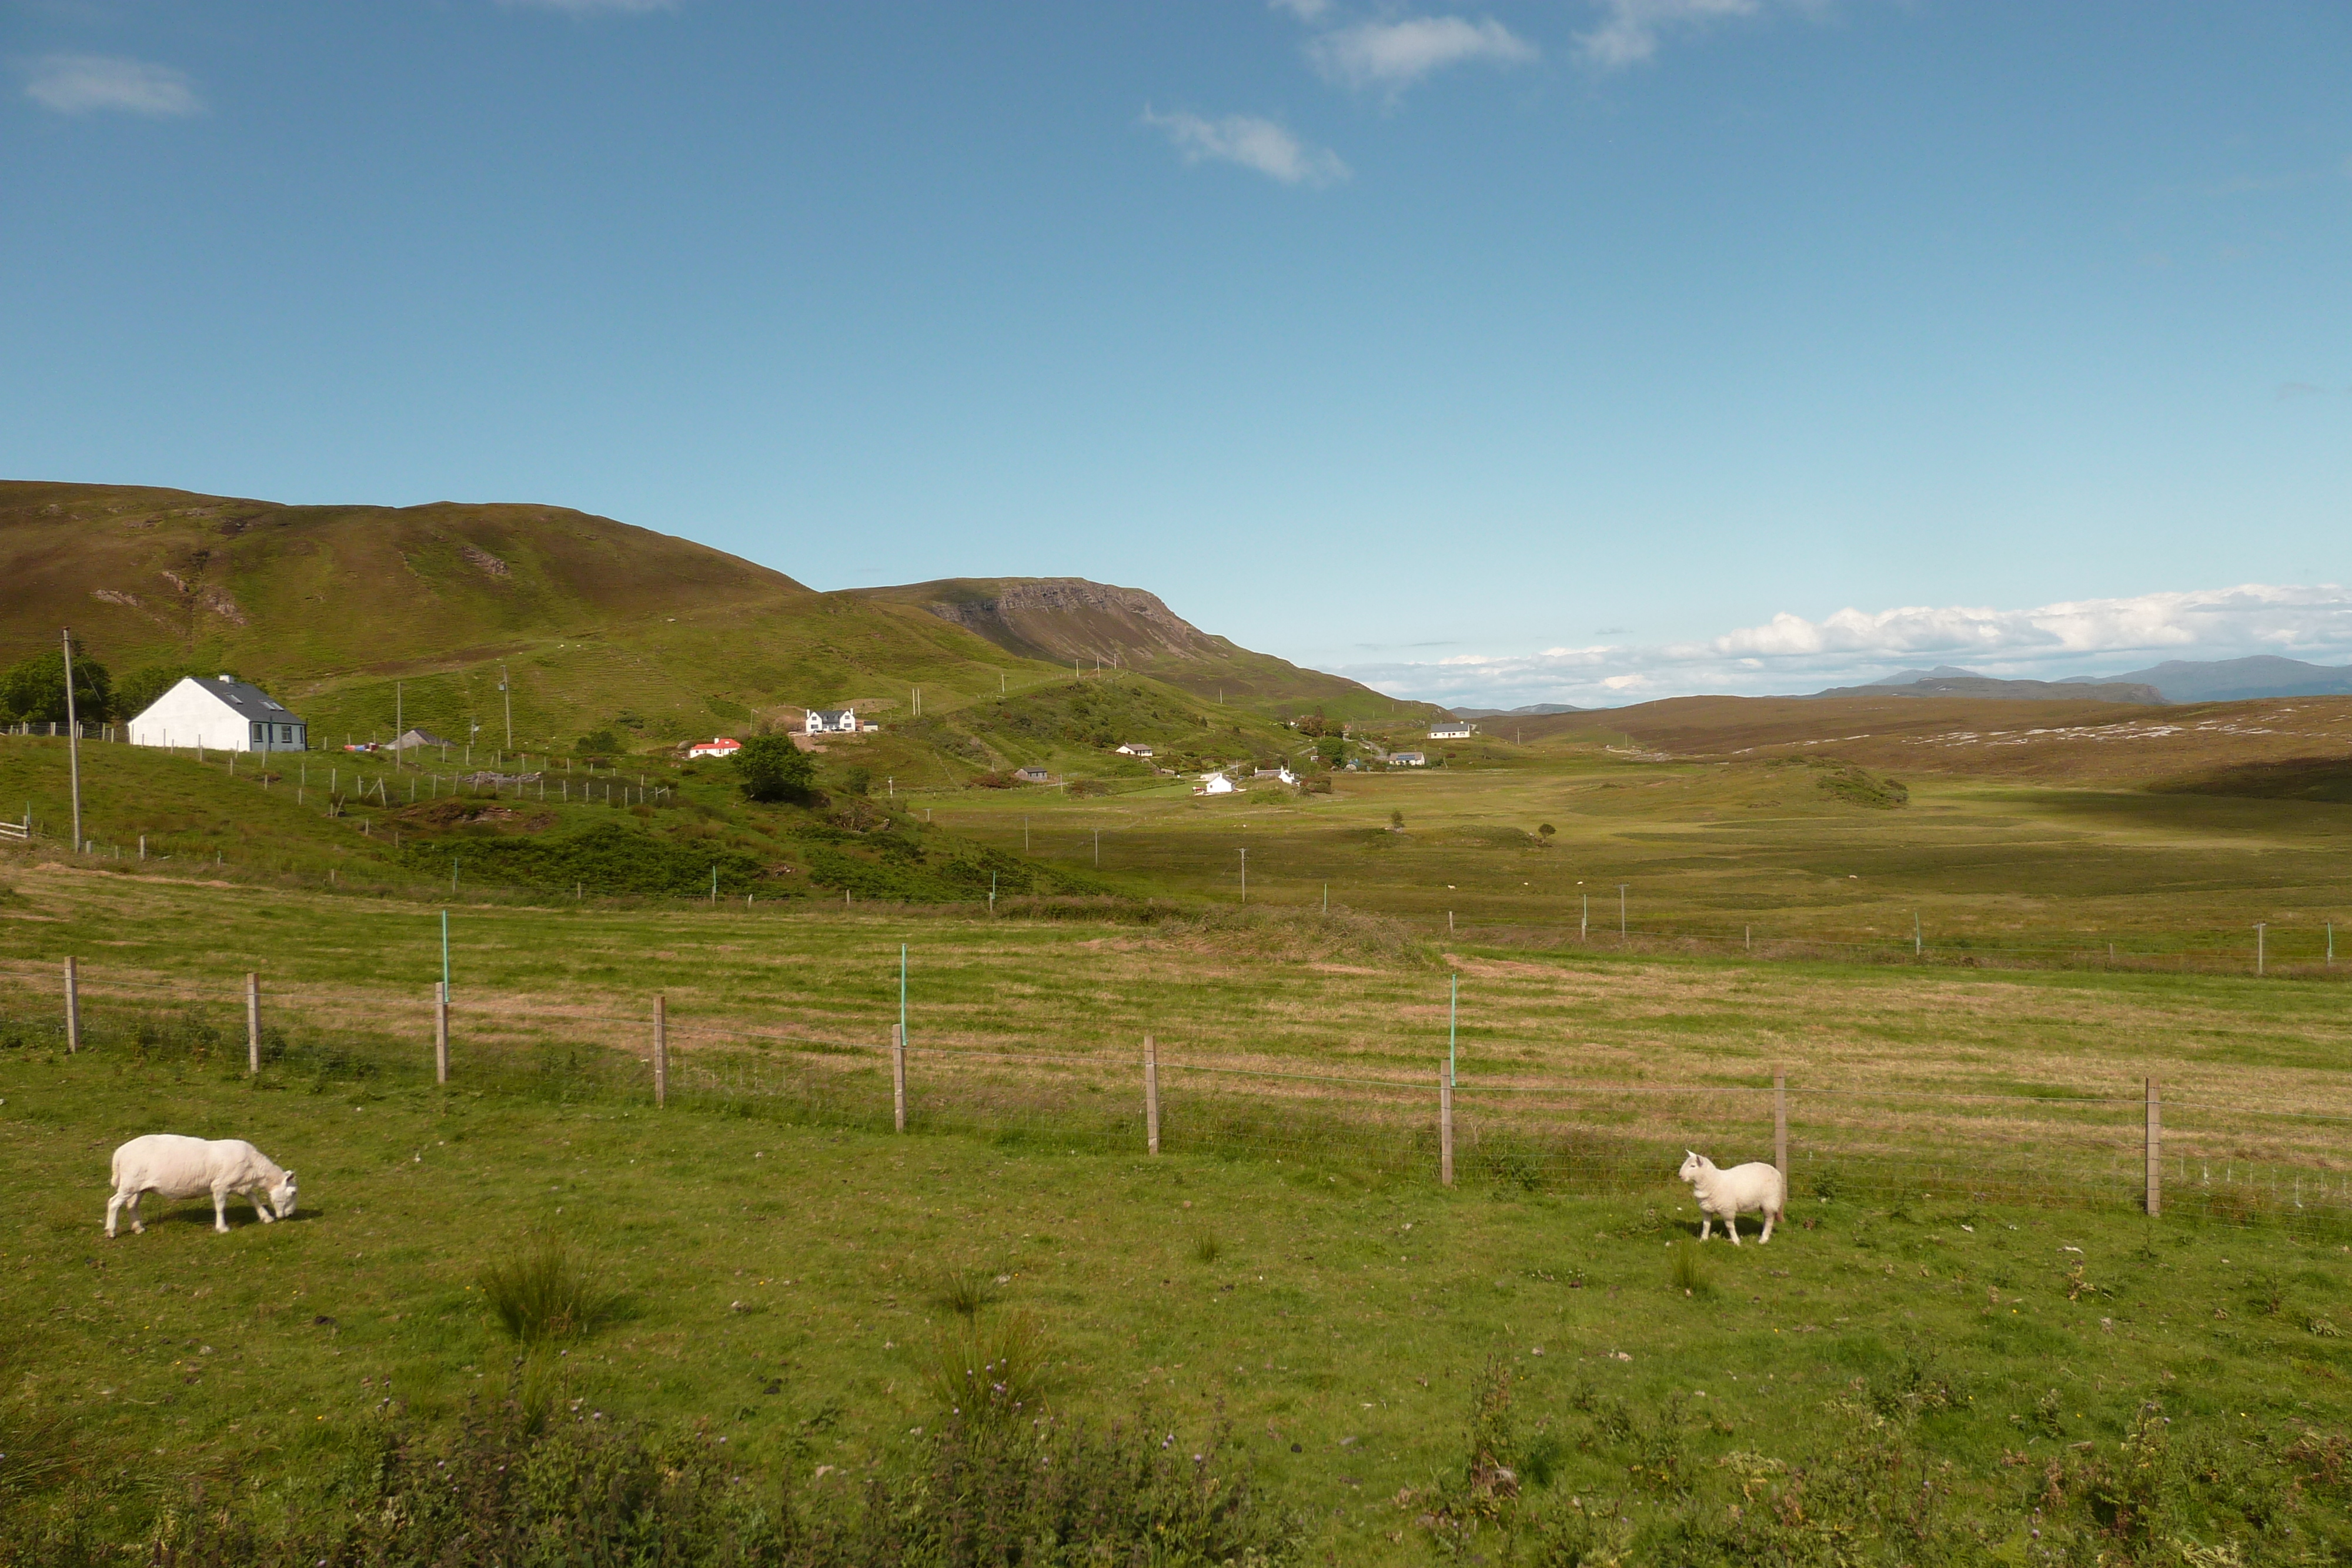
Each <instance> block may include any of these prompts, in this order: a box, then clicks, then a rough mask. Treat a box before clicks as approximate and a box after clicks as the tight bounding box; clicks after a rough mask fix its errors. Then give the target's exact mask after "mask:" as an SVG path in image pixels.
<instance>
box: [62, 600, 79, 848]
mask: <svg viewBox="0 0 2352 1568" xmlns="http://www.w3.org/2000/svg"><path fill="white" fill-rule="evenodd" d="M61 635H62V636H63V637H64V639H65V650H66V768H67V771H68V773H69V774H71V776H72V778H73V835H74V836H73V852H74V853H76V854H79V853H81V725H80V723H79V721H78V720H76V718H75V717H74V700H73V628H72V627H70V626H68V627H66V628H65V629H64V631H63V632H62V633H61Z"/></svg>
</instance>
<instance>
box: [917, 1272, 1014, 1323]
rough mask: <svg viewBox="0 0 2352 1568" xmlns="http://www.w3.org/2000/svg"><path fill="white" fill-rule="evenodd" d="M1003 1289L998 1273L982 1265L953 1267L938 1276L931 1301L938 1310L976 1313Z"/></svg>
mask: <svg viewBox="0 0 2352 1568" xmlns="http://www.w3.org/2000/svg"><path fill="white" fill-rule="evenodd" d="M1001 1290H1003V1285H1001V1284H1000V1283H999V1282H998V1277H997V1276H996V1275H994V1274H991V1273H990V1272H988V1271H987V1270H984V1269H953V1270H949V1271H948V1272H946V1273H944V1274H941V1275H940V1278H939V1282H938V1284H937V1285H936V1286H934V1287H933V1288H932V1291H931V1301H932V1304H933V1305H935V1306H937V1307H938V1308H939V1309H940V1311H941V1312H953V1313H955V1314H956V1315H957V1316H958V1317H963V1318H971V1317H978V1316H979V1315H980V1309H981V1308H982V1307H985V1306H987V1305H989V1304H991V1303H992V1302H993V1301H995V1300H996V1297H997V1292H998V1291H1001Z"/></svg>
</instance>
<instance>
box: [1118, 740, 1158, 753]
mask: <svg viewBox="0 0 2352 1568" xmlns="http://www.w3.org/2000/svg"><path fill="white" fill-rule="evenodd" d="M1118 755H1120V756H1121V757H1149V756H1150V755H1151V747H1148V746H1139V745H1138V744H1136V743H1135V742H1134V741H1132V740H1130V741H1129V742H1128V743H1127V744H1126V745H1125V746H1122V747H1119V748H1118Z"/></svg>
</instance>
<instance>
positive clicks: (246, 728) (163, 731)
mask: <svg viewBox="0 0 2352 1568" xmlns="http://www.w3.org/2000/svg"><path fill="white" fill-rule="evenodd" d="M130 732H131V745H133V746H173V747H179V746H201V747H204V748H205V750H207V751H307V750H309V749H310V726H309V725H307V724H305V723H303V722H302V719H301V717H300V716H299V715H297V714H296V713H294V712H293V710H291V709H290V708H288V707H287V706H285V705H283V704H282V703H280V702H278V699H277V698H275V697H273V696H271V695H269V694H268V692H265V691H263V690H262V689H261V688H260V687H259V686H256V685H247V683H245V682H243V681H239V680H234V679H232V678H230V677H229V676H227V675H221V676H218V677H216V678H215V679H213V680H209V681H202V680H198V679H197V678H196V677H195V676H194V675H189V676H187V677H185V678H184V679H183V680H182V681H181V682H180V684H179V685H176V686H173V688H172V689H171V690H170V691H168V692H165V693H164V694H163V695H162V696H160V697H157V698H156V699H155V700H154V701H153V702H152V703H150V704H149V705H148V706H147V708H146V711H145V712H143V713H142V714H140V715H139V716H138V717H136V718H134V719H132V720H131V724H130Z"/></svg>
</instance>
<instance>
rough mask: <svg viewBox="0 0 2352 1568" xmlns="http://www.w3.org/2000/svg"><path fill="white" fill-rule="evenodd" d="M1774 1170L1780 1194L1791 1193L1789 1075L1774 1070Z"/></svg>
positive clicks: (1784, 1195)
mask: <svg viewBox="0 0 2352 1568" xmlns="http://www.w3.org/2000/svg"><path fill="white" fill-rule="evenodd" d="M1772 1168H1773V1169H1774V1170H1777V1171H1779V1172H1780V1192H1781V1195H1782V1196H1783V1197H1786V1196H1787V1194H1788V1191H1789V1075H1788V1074H1787V1073H1786V1072H1783V1071H1780V1069H1779V1068H1774V1069H1773V1070H1772Z"/></svg>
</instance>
